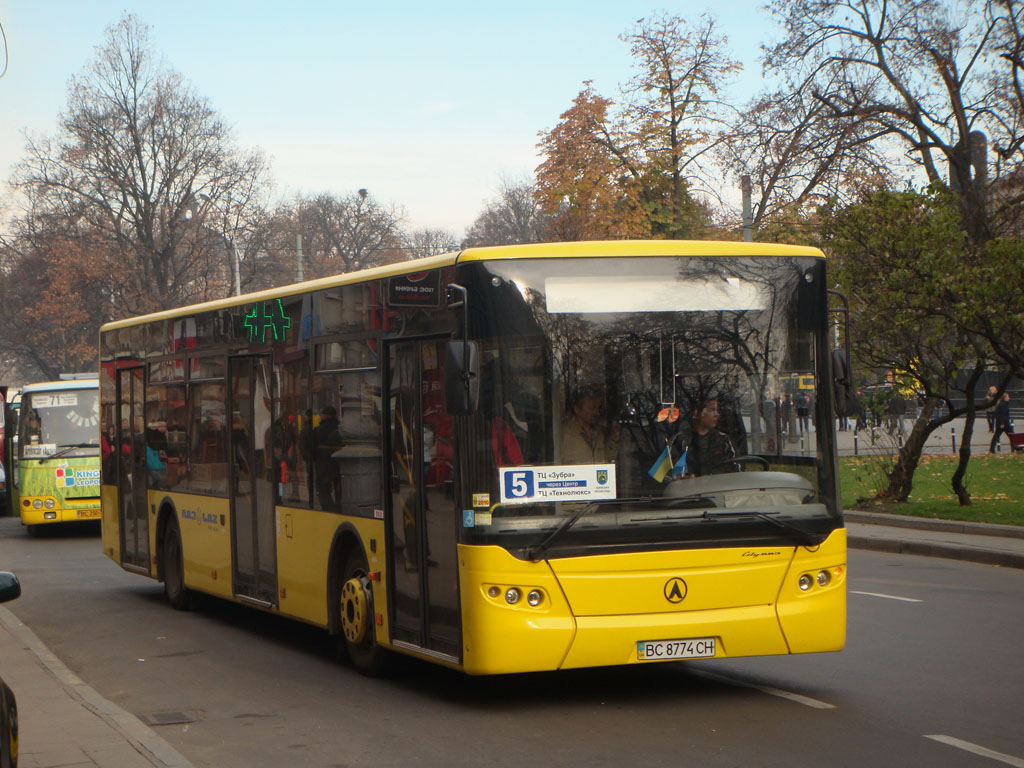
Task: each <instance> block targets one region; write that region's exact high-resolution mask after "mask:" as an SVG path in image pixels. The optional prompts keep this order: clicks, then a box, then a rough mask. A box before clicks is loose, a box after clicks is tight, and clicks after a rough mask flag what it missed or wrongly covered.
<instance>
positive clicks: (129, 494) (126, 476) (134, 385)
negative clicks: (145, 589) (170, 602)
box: [116, 366, 149, 573]
mask: <svg viewBox="0 0 1024 768" xmlns="http://www.w3.org/2000/svg"><path fill="white" fill-rule="evenodd" d="M143 370H144V369H143V368H142V367H141V366H140V367H137V368H123V369H121V371H119V373H118V379H117V388H118V392H117V402H119V403H121V413H120V417H121V418H120V419H119V420H118V425H117V449H116V450H117V456H118V457H119V461H118V472H117V498H118V505H117V510H118V518H119V521H120V525H119V526H118V527H119V528H120V530H121V563H122V565H124V566H126V567H134V568H142V569H143V570H144V571H145V572H146V573H149V502H148V498H147V494H146V487H147V477H146V411H145V407H146V400H145V394H144V392H143Z"/></svg>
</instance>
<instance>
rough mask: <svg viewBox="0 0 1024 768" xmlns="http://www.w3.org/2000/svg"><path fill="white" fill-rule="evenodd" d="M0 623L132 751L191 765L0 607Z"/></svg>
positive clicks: (174, 767) (165, 763)
mask: <svg viewBox="0 0 1024 768" xmlns="http://www.w3.org/2000/svg"><path fill="white" fill-rule="evenodd" d="M0 624H3V626H4V629H6V630H7V631H8V632H10V634H11V635H12V636H13V637H14V638H15V639H16V640H17V641H18V642H19V643H21V644H22V646H23V647H24V648H25V650H27V651H29V652H30V653H31V654H32V655H33V656H35V657H36V658H37V659H39V662H40V663H41V664H42V665H43V667H44V668H45V669H46V671H47V673H49V674H50V675H51V676H52V677H53V678H54V679H55V680H56V681H57V683H58V684H59V685H60V686H61V688H63V689H64V692H65V693H67V695H68V696H69V697H70V698H71V699H72V700H74V701H76V702H78V703H79V704H80V705H81V706H83V707H84V708H85V709H88V710H89V711H90V712H92V713H93V714H95V715H96V716H97V717H99V718H100V719H101V720H103V721H104V722H105V723H107V725H109V726H110V727H111V728H112V729H114V730H115V731H116V732H117V733H119V734H120V735H121V736H122V737H123V738H124V739H125V741H127V742H128V743H129V744H130V745H131V746H132V747H133V748H134V749H135V751H136V752H138V753H139V754H140V755H142V756H143V757H144V758H146V759H147V760H148V761H149V762H150V763H152V764H153V765H154V766H157V768H161V767H163V768H195V767H194V766H193V765H192V763H190V762H189V761H188V760H187V759H185V757H184V756H183V755H182V754H181V753H179V752H178V751H177V750H176V749H174V747H172V746H171V745H170V744H169V743H168V742H166V741H165V740H164V739H162V738H161V737H160V736H159V735H157V734H156V733H155V732H154V731H153V730H152V729H150V728H149V726H147V725H146V724H145V723H143V722H142V721H141V720H139V719H138V718H137V717H135V715H133V714H131V713H130V712H127V711H125V710H123V709H121V708H120V707H119V706H117V705H116V704H114V703H113V702H112V701H108V700H107V699H105V698H103V697H102V696H100V694H99V693H98V692H97V691H96V690H95V689H94V688H92V687H90V686H89V685H87V684H86V683H85V682H84V681H83V680H82V679H81V678H79V677H78V676H77V675H76V674H75V673H74V672H72V671H71V670H70V669H68V667H67V666H66V665H65V664H64V662H62V661H61V660H60V659H58V658H57V657H56V656H55V655H54V653H53V652H52V651H51V650H50V649H49V648H47V647H46V645H45V644H44V643H43V641H42V640H40V639H39V638H38V637H37V636H36V634H35V633H34V632H33V631H32V630H31V629H29V628H28V626H27V625H25V624H24V623H23V622H22V621H21V620H20V619H18V617H17V616H15V615H14V614H13V613H11V611H10V610H8V609H7V608H4V607H2V606H0Z"/></svg>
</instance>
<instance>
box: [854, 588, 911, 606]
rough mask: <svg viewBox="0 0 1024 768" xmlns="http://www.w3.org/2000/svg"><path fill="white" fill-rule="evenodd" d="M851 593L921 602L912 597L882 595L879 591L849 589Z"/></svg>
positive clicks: (905, 601)
mask: <svg viewBox="0 0 1024 768" xmlns="http://www.w3.org/2000/svg"><path fill="white" fill-rule="evenodd" d="M850 594H851V595H867V596H868V597H884V598H885V599H886V600H902V601H903V602H904V603H923V602H924V601H923V600H916V599H914V598H913V597H897V596H896V595H883V594H882V593H881V592H858V591H857V590H855V589H851V590H850Z"/></svg>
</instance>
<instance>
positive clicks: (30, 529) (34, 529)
mask: <svg viewBox="0 0 1024 768" xmlns="http://www.w3.org/2000/svg"><path fill="white" fill-rule="evenodd" d="M25 531H26V532H27V533H28V535H29V536H31V537H32V538H33V539H38V538H39V526H38V525H26V526H25Z"/></svg>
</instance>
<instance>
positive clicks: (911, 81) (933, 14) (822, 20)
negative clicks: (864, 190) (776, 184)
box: [765, 0, 1024, 243]
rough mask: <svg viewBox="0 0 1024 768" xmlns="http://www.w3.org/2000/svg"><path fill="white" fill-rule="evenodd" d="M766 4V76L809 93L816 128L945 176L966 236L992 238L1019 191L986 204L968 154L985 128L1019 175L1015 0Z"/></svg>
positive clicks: (975, 160)
mask: <svg viewBox="0 0 1024 768" xmlns="http://www.w3.org/2000/svg"><path fill="white" fill-rule="evenodd" d="M769 7H770V10H771V12H772V13H773V14H774V15H775V16H776V17H777V18H778V19H779V21H780V22H781V24H782V26H783V29H784V31H785V36H784V39H783V40H782V41H781V42H780V43H778V44H777V45H775V46H773V47H771V48H769V49H767V50H766V58H765V63H766V68H767V69H768V71H769V72H771V73H775V74H781V75H784V76H785V78H787V79H788V82H791V83H793V84H794V86H795V90H797V91H799V92H800V93H802V94H804V95H805V98H810V99H813V100H814V102H815V103H816V105H817V107H816V108H815V110H816V111H817V110H820V114H821V116H822V118H824V120H825V122H823V123H822V124H829V123H832V124H835V123H838V124H848V123H850V122H851V121H853V122H855V123H857V124H858V130H860V131H862V132H863V135H864V136H865V137H868V138H871V139H872V140H873V141H875V142H877V144H878V146H879V151H881V152H885V153H886V155H887V159H888V161H889V164H890V166H895V165H896V164H897V162H898V158H899V157H900V156H901V155H902V156H905V157H906V158H908V159H909V160H910V161H912V162H913V163H915V164H916V165H917V167H918V168H919V169H920V170H921V171H922V173H923V174H924V176H925V177H926V178H927V180H928V182H930V183H940V182H941V183H946V181H947V179H948V183H949V186H950V187H951V188H952V189H953V190H954V191H955V192H956V194H957V200H958V202H959V205H960V210H961V214H962V216H963V220H964V226H965V229H966V230H967V232H968V234H969V235H970V237H971V239H972V241H973V242H975V243H984V242H985V241H987V240H988V239H990V238H991V237H992V236H993V235H994V234H997V231H996V230H997V222H998V221H999V220H1000V219H1001V218H1002V217H1003V216H1004V215H1005V209H1006V208H1007V207H1010V208H1012V207H1013V206H1017V205H1019V203H1020V199H1021V198H1020V197H1019V196H1018V195H1016V194H1010V195H1005V196H1003V197H1002V198H1001V199H1000V200H998V201H997V205H996V206H992V205H990V201H989V200H988V199H987V192H988V184H987V174H988V170H989V169H988V163H987V161H986V158H985V156H984V154H983V153H982V152H981V151H979V150H980V148H981V147H982V146H983V141H984V139H985V134H987V137H988V138H989V139H991V140H992V142H993V146H994V148H995V155H996V157H997V158H998V161H999V167H998V170H999V171H1000V172H1001V173H1003V174H1009V175H1016V174H1019V172H1020V168H1021V164H1022V161H1024V148H1022V142H1024V135H1022V131H1021V128H1022V127H1024V126H1022V122H1021V109H1020V105H1021V89H1020V87H1019V86H1020V72H1021V66H1020V50H1021V49H1022V47H1021V35H1020V26H1021V20H1022V13H1024V7H1022V5H1021V3H1020V2H1018V0H984V1H983V2H971V3H966V4H956V3H952V2H946V1H945V0H845V1H843V2H824V0H773V2H772V3H771V5H770V6H769ZM979 10H980V11H981V12H980V13H979Z"/></svg>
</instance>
